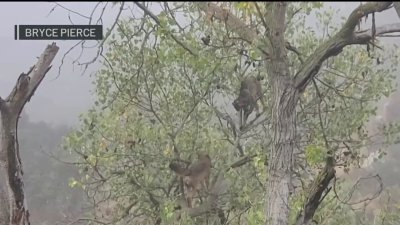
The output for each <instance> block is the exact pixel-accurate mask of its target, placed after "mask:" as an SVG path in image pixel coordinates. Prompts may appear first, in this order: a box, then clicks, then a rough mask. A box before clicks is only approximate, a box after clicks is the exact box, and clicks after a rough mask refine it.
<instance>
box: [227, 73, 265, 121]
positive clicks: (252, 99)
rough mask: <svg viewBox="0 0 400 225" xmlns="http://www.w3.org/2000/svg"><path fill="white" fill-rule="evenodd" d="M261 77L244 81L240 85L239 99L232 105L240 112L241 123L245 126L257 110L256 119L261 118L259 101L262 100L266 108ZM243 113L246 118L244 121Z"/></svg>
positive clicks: (248, 78)
mask: <svg viewBox="0 0 400 225" xmlns="http://www.w3.org/2000/svg"><path fill="white" fill-rule="evenodd" d="M260 80H262V78H261V77H257V78H256V77H247V78H245V80H243V81H242V83H241V85H240V93H239V97H238V98H237V99H235V101H234V102H233V103H232V105H233V107H234V108H235V109H236V111H240V123H241V126H242V125H244V124H245V123H246V121H247V119H248V117H249V115H250V114H251V113H252V112H253V110H254V108H255V109H256V117H258V116H260V109H259V107H258V104H257V101H258V100H260V101H261V104H262V105H263V107H264V101H263V93H262V89H261V82H260ZM242 112H243V114H244V118H243V120H242Z"/></svg>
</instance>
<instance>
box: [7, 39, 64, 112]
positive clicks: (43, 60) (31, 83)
mask: <svg viewBox="0 0 400 225" xmlns="http://www.w3.org/2000/svg"><path fill="white" fill-rule="evenodd" d="M58 50H59V47H58V46H57V45H56V43H52V44H51V45H48V46H47V47H46V49H45V51H44V52H43V54H42V55H41V56H40V58H39V60H38V62H37V63H36V65H34V66H33V67H31V69H30V71H29V72H28V73H27V74H24V73H22V74H21V75H20V76H19V78H18V81H17V84H16V85H15V87H14V89H13V91H12V92H11V94H10V95H9V96H8V97H7V99H6V101H8V102H9V104H10V107H11V110H13V112H14V113H18V115H19V113H20V112H21V110H22V108H23V107H24V105H25V103H26V102H27V101H29V100H30V98H31V97H32V95H33V94H34V93H35V90H36V88H37V87H38V86H39V85H40V83H41V82H42V80H43V78H44V77H45V75H46V73H47V72H48V71H49V70H50V69H51V66H50V64H51V62H52V61H53V59H54V57H55V56H56V54H57V52H58Z"/></svg>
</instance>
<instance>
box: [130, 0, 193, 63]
mask: <svg viewBox="0 0 400 225" xmlns="http://www.w3.org/2000/svg"><path fill="white" fill-rule="evenodd" d="M134 3H135V4H136V5H137V6H138V7H139V8H140V9H142V10H143V12H145V14H147V15H149V16H150V17H151V18H152V19H153V20H154V21H155V22H156V23H157V24H158V25H159V26H161V23H160V20H159V19H158V18H157V16H156V15H154V14H153V13H152V12H150V10H148V9H147V8H146V7H145V6H144V5H142V4H141V3H139V2H134ZM169 35H171V37H172V39H174V41H175V42H176V43H178V44H179V45H180V46H182V48H184V49H185V50H186V51H188V52H189V53H190V54H191V55H193V56H197V54H196V53H195V52H193V50H191V49H190V48H189V47H188V46H186V45H185V44H183V43H182V42H181V41H180V40H179V39H178V38H177V37H175V35H173V34H172V33H169Z"/></svg>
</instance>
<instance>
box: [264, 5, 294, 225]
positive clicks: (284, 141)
mask: <svg viewBox="0 0 400 225" xmlns="http://www.w3.org/2000/svg"><path fill="white" fill-rule="evenodd" d="M286 4H287V3H283V2H275V3H273V4H272V5H273V6H272V7H273V10H271V12H273V13H271V17H270V18H271V19H267V20H269V24H268V25H269V26H268V27H269V28H270V32H269V35H268V38H269V40H270V43H271V46H270V49H271V50H272V51H270V54H271V60H270V61H268V62H267V63H266V64H267V70H268V75H269V77H270V82H271V84H272V87H273V91H272V93H273V100H274V105H273V109H272V121H273V124H272V129H273V131H274V137H273V145H272V149H271V150H270V152H269V154H268V155H269V156H268V168H267V174H268V175H269V176H268V181H267V186H266V192H267V200H266V224H267V225H287V224H288V220H289V214H290V208H289V198H290V195H291V192H292V189H293V188H292V179H291V177H292V168H293V160H292V157H293V150H294V147H295V135H296V130H295V128H296V113H295V106H296V102H297V99H298V93H297V91H296V88H295V87H294V83H293V80H292V78H291V76H290V74H289V73H290V72H289V69H288V68H289V66H288V63H287V62H288V60H287V54H286V48H285V40H284V32H285V15H286ZM272 18H273V19H272Z"/></svg>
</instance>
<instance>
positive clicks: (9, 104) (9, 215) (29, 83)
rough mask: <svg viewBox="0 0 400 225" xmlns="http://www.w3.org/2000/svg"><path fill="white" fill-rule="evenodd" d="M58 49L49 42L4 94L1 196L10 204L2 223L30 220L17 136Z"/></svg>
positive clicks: (16, 224)
mask: <svg viewBox="0 0 400 225" xmlns="http://www.w3.org/2000/svg"><path fill="white" fill-rule="evenodd" d="M58 49H59V48H58V47H57V46H56V44H55V43H53V44H52V45H48V46H47V48H46V49H45V51H44V52H43V54H42V55H41V56H40V58H39V60H38V62H37V63H36V65H34V66H33V67H32V68H31V69H30V70H29V71H28V72H27V73H26V74H25V73H22V74H21V75H20V76H19V78H18V80H17V83H16V85H15V87H14V89H13V90H12V92H11V93H10V95H9V96H8V97H7V98H6V99H2V98H0V116H1V120H0V121H1V122H0V133H1V144H0V162H1V163H0V170H1V174H2V182H1V184H2V190H3V193H4V195H5V196H1V197H2V198H0V200H3V201H2V202H1V205H2V207H5V208H6V209H5V210H4V211H3V212H6V213H5V214H2V215H1V216H2V217H1V218H0V221H1V222H2V224H8V223H9V224H12V225H22V224H24V225H25V224H29V210H28V208H27V205H26V197H25V191H24V182H23V169H22V162H21V158H20V153H19V145H18V136H17V135H18V120H19V116H20V114H21V112H22V110H23V108H24V106H25V104H26V103H27V102H29V100H30V99H31V97H32V95H33V94H34V92H35V90H36V88H37V87H38V86H39V85H40V83H41V81H42V80H43V78H44V76H45V75H46V73H47V72H48V71H49V70H50V68H51V66H50V64H51V62H52V61H53V59H54V57H55V55H56V54H57V52H58ZM0 190H1V189H0ZM4 200H6V201H4ZM6 202H8V205H7V203H6Z"/></svg>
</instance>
